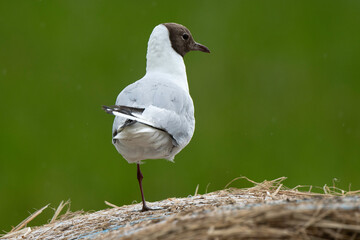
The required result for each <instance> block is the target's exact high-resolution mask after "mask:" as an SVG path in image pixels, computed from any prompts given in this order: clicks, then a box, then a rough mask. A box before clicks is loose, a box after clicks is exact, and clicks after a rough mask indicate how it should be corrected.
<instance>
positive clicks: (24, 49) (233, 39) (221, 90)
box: [0, 0, 360, 231]
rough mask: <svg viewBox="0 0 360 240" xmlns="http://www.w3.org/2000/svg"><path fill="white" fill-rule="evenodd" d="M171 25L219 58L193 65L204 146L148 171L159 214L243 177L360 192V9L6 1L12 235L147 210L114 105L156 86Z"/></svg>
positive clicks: (5, 104) (0, 86) (1, 76)
mask: <svg viewBox="0 0 360 240" xmlns="http://www.w3.org/2000/svg"><path fill="white" fill-rule="evenodd" d="M162 22H178V23H181V24H183V25H185V26H187V27H188V28H189V29H190V30H191V31H192V33H193V36H194V38H195V40H196V41H198V42H200V43H202V44H204V45H206V46H208V47H209V48H210V50H211V51H212V52H211V54H203V53H200V52H192V53H189V54H188V55H186V57H185V63H186V66H187V73H188V80H189V85H190V91H191V95H192V97H193V99H194V103H195V108H196V121H197V122H196V130H195V135H194V137H193V139H192V141H191V142H190V144H189V145H188V147H186V148H185V149H184V150H183V151H182V152H181V153H180V154H179V155H177V156H176V158H175V164H172V163H170V162H166V161H165V160H157V161H156V160H152V161H148V162H147V163H146V164H144V165H143V166H142V170H143V174H144V189H145V196H146V198H147V200H149V201H157V200H161V199H164V198H168V197H186V196H188V195H190V194H193V193H194V191H195V188H196V185H197V184H199V185H200V188H199V192H200V193H204V192H205V189H206V186H207V185H208V183H210V185H209V191H214V190H218V189H222V188H223V187H224V186H225V185H226V184H227V183H228V182H229V181H230V180H232V179H234V178H235V177H238V176H240V175H244V176H247V177H249V178H251V179H253V180H255V181H262V180H264V179H268V180H269V179H274V178H277V177H280V176H287V177H288V180H287V181H286V182H285V185H287V186H289V187H294V186H296V185H298V184H311V185H316V186H323V185H324V184H328V185H332V181H333V178H337V179H338V180H339V181H338V182H337V186H339V187H342V188H344V189H346V190H347V189H348V187H349V184H351V187H352V189H359V188H360V182H359V180H360V174H359V168H360V161H359V160H360V146H359V145H360V107H359V105H360V31H359V26H360V1H355V0H354V1H326V0H324V1H252V0H248V1H217V2H215V1H213V2H212V1H192V0H191V1H190V0H186V1H181V2H173V1H143V2H141V1H132V2H131V1H126V2H125V1H115V0H113V1H94V0H91V1H70V0H67V1H60V0H52V1H29V0H26V1H25V0H24V1H1V2H0V101H1V118H0V127H1V134H0V194H1V195H0V216H1V218H0V229H1V230H6V231H9V230H10V229H11V226H15V225H17V224H18V223H19V222H20V221H21V220H23V219H24V218H25V217H27V216H28V214H29V212H33V211H34V209H35V208H36V209H39V208H41V207H42V206H44V205H46V204H47V203H51V204H52V206H53V207H55V206H57V205H58V204H59V202H60V201H61V200H67V199H71V201H72V205H71V209H72V210H73V211H75V210H80V209H83V210H86V211H88V210H99V209H104V208H106V207H107V206H106V205H105V204H104V200H107V201H109V202H111V203H114V204H117V205H123V204H131V203H132V202H133V201H134V200H136V201H138V202H139V201H140V193H139V189H138V183H137V180H136V166H135V165H130V164H128V163H127V162H126V161H125V160H124V159H122V157H121V156H120V155H119V154H118V153H117V151H116V150H115V148H114V147H113V146H112V144H111V127H112V121H113V117H112V116H110V115H107V114H105V113H104V112H103V111H102V110H101V105H103V104H113V103H114V102H115V99H116V96H117V94H118V93H119V92H120V91H121V90H122V89H123V88H124V87H125V86H126V85H128V84H130V83H132V82H133V81H135V80H137V79H139V78H141V77H142V76H143V75H144V73H145V54H146V48H147V41H148V37H149V35H150V33H151V31H152V29H153V28H154V27H155V26H156V25H157V24H159V23H162ZM232 186H236V187H243V186H244V183H243V182H241V181H240V182H236V183H234V184H233V185H232ZM52 214H53V211H51V210H49V209H48V210H46V212H44V213H43V214H42V215H40V216H39V217H38V218H37V219H36V221H34V222H33V224H43V223H46V221H47V219H49V218H50V216H51V215H52Z"/></svg>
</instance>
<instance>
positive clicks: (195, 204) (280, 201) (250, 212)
mask: <svg viewBox="0 0 360 240" xmlns="http://www.w3.org/2000/svg"><path fill="white" fill-rule="evenodd" d="M284 179H285V178H279V179H275V180H273V181H264V182H262V183H255V182H253V181H252V182H253V183H254V184H255V186H254V187H252V188H247V189H235V188H230V189H226V190H221V191H217V192H213V193H209V194H204V195H197V194H195V196H192V197H188V198H170V199H166V200H163V201H159V202H154V203H150V204H149V206H150V207H152V208H156V209H158V210H154V211H149V212H145V213H143V212H140V211H139V209H141V205H140V204H135V205H129V206H122V207H116V206H114V208H112V209H107V210H102V211H98V212H95V213H91V214H74V213H67V214H65V215H63V216H62V217H60V219H59V220H56V218H57V216H58V214H59V212H60V211H61V208H62V207H63V205H64V204H62V205H61V206H59V208H58V210H57V211H56V212H57V213H55V215H54V217H53V219H52V222H51V223H50V224H46V225H44V226H41V227H36V228H33V229H31V228H29V227H28V228H24V229H22V230H18V229H16V230H15V231H12V232H10V233H8V234H7V235H5V236H3V237H2V238H1V239H249V238H253V239H261V238H266V239H360V196H359V195H358V194H359V192H358V191H357V192H345V191H342V190H339V189H337V188H335V187H327V186H324V188H323V190H324V192H325V193H324V194H315V193H311V192H300V191H298V190H297V189H298V188H294V189H288V188H286V187H284V186H283V185H282V183H281V182H282V181H283V180H284ZM249 181H250V180H249ZM110 205H111V204H110ZM26 223H27V222H23V223H21V226H20V227H22V226H25V225H26ZM19 225H20V224H19ZM20 227H18V228H20Z"/></svg>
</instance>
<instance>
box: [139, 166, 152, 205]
mask: <svg viewBox="0 0 360 240" xmlns="http://www.w3.org/2000/svg"><path fill="white" fill-rule="evenodd" d="M143 178H144V177H143V175H142V173H141V171H140V164H139V163H138V164H137V179H138V181H139V186H140V191H141V199H142V203H143V207H142V210H141V211H142V212H145V211H148V210H152V209H151V208H149V207H148V206H146V202H145V197H144V192H143V188H142V179H143Z"/></svg>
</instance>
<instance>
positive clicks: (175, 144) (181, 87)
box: [103, 23, 210, 211]
mask: <svg viewBox="0 0 360 240" xmlns="http://www.w3.org/2000/svg"><path fill="white" fill-rule="evenodd" d="M190 51H202V52H206V53H210V50H209V49H208V48H207V47H205V46H204V45H201V44H199V43H197V42H195V41H194V39H193V37H192V35H191V33H190V31H189V30H188V29H187V28H186V27H184V26H183V25H180V24H177V23H163V24H160V25H157V26H156V27H155V28H154V29H153V31H152V33H151V35H150V38H149V42H148V48H147V54H146V74H145V76H144V77H143V78H141V79H140V80H138V81H136V82H134V83H132V84H130V85H128V86H127V87H125V89H123V90H122V91H121V92H120V94H119V95H118V97H117V99H116V103H115V105H113V106H103V109H104V110H105V111H106V112H107V113H109V114H112V115H115V119H114V124H113V128H112V133H113V134H112V143H113V144H114V146H115V148H116V150H117V151H118V152H119V153H120V154H121V155H122V156H123V158H125V159H126V160H127V161H128V163H136V164H137V179H138V182H139V186H140V192H141V198H142V204H143V205H142V211H147V210H152V209H151V208H149V207H148V206H147V205H146V201H145V197H144V192H143V186H142V179H143V175H142V173H141V171H140V164H141V163H142V161H143V160H146V159H167V160H169V161H173V159H174V157H175V155H176V154H177V153H179V152H180V151H181V150H182V149H183V148H184V147H185V146H186V145H187V144H188V143H189V142H190V140H191V138H192V136H193V134H194V130H195V118H194V104H193V100H192V98H191V96H190V93H189V85H188V82H187V76H186V69H185V63H184V59H183V58H184V56H185V54H186V53H188V52H190Z"/></svg>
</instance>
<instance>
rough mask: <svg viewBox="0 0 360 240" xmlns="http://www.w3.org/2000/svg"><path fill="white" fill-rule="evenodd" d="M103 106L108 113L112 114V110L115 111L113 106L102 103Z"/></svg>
mask: <svg viewBox="0 0 360 240" xmlns="http://www.w3.org/2000/svg"><path fill="white" fill-rule="evenodd" d="M101 108H102V109H103V110H104V111H105V112H106V113H109V114H112V112H113V109H112V107H109V106H105V105H102V106H101Z"/></svg>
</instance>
